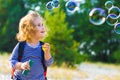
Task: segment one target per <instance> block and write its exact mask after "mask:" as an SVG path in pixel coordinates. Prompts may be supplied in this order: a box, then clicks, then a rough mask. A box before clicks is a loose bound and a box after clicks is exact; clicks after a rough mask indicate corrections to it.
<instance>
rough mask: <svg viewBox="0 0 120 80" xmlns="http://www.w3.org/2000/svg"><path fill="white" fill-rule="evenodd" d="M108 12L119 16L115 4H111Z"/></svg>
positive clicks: (119, 13) (119, 10)
mask: <svg viewBox="0 0 120 80" xmlns="http://www.w3.org/2000/svg"><path fill="white" fill-rule="evenodd" d="M108 14H115V15H116V18H118V17H119V16H120V9H119V8H118V7H117V6H113V7H111V8H110V9H109V10H108Z"/></svg>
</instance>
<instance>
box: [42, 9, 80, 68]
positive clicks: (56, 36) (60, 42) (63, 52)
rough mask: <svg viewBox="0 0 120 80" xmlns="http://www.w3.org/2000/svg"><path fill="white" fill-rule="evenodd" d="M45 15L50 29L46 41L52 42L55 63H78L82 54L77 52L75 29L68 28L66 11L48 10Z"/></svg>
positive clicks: (71, 64)
mask: <svg viewBox="0 0 120 80" xmlns="http://www.w3.org/2000/svg"><path fill="white" fill-rule="evenodd" d="M44 17H45V21H46V25H47V26H48V29H49V32H48V37H47V38H46V41H47V42H50V43H51V44H52V50H51V51H52V53H53V57H54V58H55V63H56V64H57V65H61V64H62V63H63V62H65V63H66V64H67V65H70V66H73V64H76V63H78V62H79V61H78V59H79V56H80V55H79V54H78V52H77V46H78V43H77V42H75V40H74V39H73V36H72V35H71V34H72V33H73V31H74V30H73V29H68V23H67V22H65V18H66V15H65V13H64V12H63V11H60V10H59V9H55V10H54V11H53V12H52V13H50V12H48V11H46V12H45V16H44Z"/></svg>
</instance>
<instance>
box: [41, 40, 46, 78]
mask: <svg viewBox="0 0 120 80" xmlns="http://www.w3.org/2000/svg"><path fill="white" fill-rule="evenodd" d="M43 44H44V42H42V41H40V45H43ZM41 52H42V64H43V68H44V76H45V80H47V77H46V74H47V66H45V62H44V61H45V59H44V51H43V49H42V47H41Z"/></svg>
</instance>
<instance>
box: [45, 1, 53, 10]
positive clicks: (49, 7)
mask: <svg viewBox="0 0 120 80" xmlns="http://www.w3.org/2000/svg"><path fill="white" fill-rule="evenodd" d="M46 8H47V9H48V10H52V9H53V6H52V1H49V2H48V3H47V4H46Z"/></svg>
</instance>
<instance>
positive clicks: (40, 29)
mask: <svg viewBox="0 0 120 80" xmlns="http://www.w3.org/2000/svg"><path fill="white" fill-rule="evenodd" d="M34 24H35V30H36V32H35V35H34V36H33V37H36V38H37V39H43V38H44V37H45V34H46V30H45V27H44V25H43V22H42V20H41V18H40V17H37V18H36V19H35V20H34Z"/></svg>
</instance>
